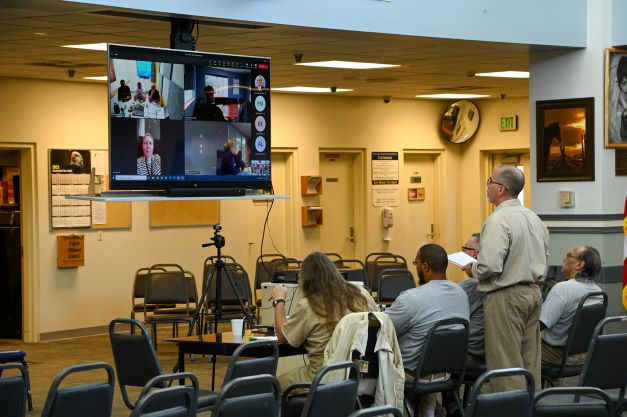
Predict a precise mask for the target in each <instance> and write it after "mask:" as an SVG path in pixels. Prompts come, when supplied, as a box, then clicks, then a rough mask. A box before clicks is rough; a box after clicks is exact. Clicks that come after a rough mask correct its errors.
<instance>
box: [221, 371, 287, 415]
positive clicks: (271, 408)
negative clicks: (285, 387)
mask: <svg viewBox="0 0 627 417" xmlns="http://www.w3.org/2000/svg"><path fill="white" fill-rule="evenodd" d="M242 392H246V393H247V394H246V395H245V396H241V393H242ZM280 400H281V387H280V386H279V381H278V380H277V379H276V378H275V377H274V376H272V375H267V374H265V375H255V376H247V377H241V378H236V379H233V380H231V381H229V382H228V383H227V384H226V385H224V386H223V387H222V391H220V395H219V397H218V399H217V401H216V407H215V411H214V412H213V414H212V417H242V416H255V417H278V415H279V403H280Z"/></svg>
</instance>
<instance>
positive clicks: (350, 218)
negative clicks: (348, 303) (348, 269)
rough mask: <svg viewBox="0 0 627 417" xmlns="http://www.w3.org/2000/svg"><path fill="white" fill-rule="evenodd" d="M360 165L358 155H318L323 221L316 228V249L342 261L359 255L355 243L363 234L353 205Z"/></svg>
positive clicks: (356, 198) (328, 152) (356, 196)
mask: <svg viewBox="0 0 627 417" xmlns="http://www.w3.org/2000/svg"><path fill="white" fill-rule="evenodd" d="M359 166H361V154H360V153H342V152H333V151H324V152H321V153H320V175H321V176H322V195H321V196H320V205H321V207H322V213H323V220H322V223H323V224H322V226H320V250H321V251H322V252H333V253H338V254H340V255H341V256H342V258H344V259H354V258H356V257H357V256H362V255H361V254H357V253H356V248H357V247H358V243H359V242H358V241H361V242H363V240H364V237H363V232H362V231H361V228H360V227H359V224H358V223H359V222H357V221H356V219H355V217H356V216H355V204H361V203H360V198H359V189H360V187H356V185H357V184H359V183H360V182H359V181H361V179H359V180H357V179H356V178H355V174H356V173H357V175H359V172H360V170H359V168H358V167H359Z"/></svg>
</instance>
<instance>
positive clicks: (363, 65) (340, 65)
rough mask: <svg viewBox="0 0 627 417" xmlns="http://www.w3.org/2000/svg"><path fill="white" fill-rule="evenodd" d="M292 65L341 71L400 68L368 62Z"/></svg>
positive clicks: (324, 62) (325, 62)
mask: <svg viewBox="0 0 627 417" xmlns="http://www.w3.org/2000/svg"><path fill="white" fill-rule="evenodd" d="M294 65H303V66H306V67H324V68H343V69H375V68H391V67H400V65H392V64H375V63H370V62H351V61H318V62H301V63H298V64H294Z"/></svg>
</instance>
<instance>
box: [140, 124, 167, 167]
mask: <svg viewBox="0 0 627 417" xmlns="http://www.w3.org/2000/svg"><path fill="white" fill-rule="evenodd" d="M154 150H155V139H154V138H153V137H152V135H151V134H150V133H148V132H146V134H144V137H143V138H142V151H143V153H144V155H143V156H140V157H139V158H137V174H138V175H161V157H160V156H159V155H157V154H153V152H154Z"/></svg>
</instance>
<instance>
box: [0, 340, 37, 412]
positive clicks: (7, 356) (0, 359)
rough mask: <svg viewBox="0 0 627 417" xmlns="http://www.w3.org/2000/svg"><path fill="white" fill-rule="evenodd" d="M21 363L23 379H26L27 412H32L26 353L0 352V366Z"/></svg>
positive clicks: (0, 374)
mask: <svg viewBox="0 0 627 417" xmlns="http://www.w3.org/2000/svg"><path fill="white" fill-rule="evenodd" d="M11 362H16V363H21V364H22V366H23V367H24V373H25V379H26V398H27V400H28V411H33V398H32V396H31V390H30V376H29V372H28V363H26V352H24V351H23V350H3V351H0V364H3V363H11ZM0 376H2V370H0Z"/></svg>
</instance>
